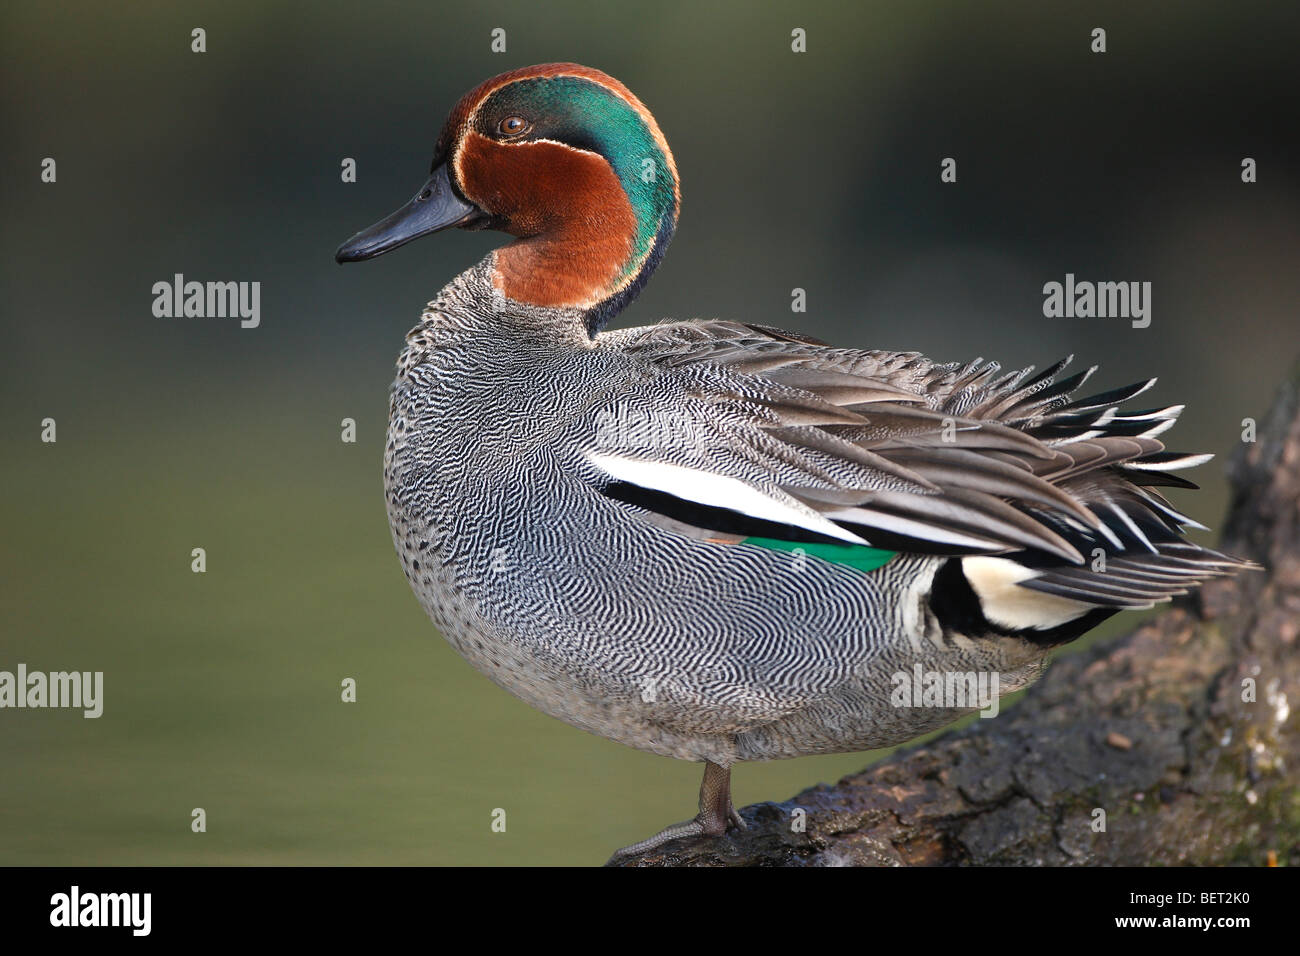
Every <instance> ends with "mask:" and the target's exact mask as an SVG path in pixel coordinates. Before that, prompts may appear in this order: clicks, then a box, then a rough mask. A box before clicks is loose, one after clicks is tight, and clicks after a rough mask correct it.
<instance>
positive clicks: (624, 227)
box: [335, 63, 681, 336]
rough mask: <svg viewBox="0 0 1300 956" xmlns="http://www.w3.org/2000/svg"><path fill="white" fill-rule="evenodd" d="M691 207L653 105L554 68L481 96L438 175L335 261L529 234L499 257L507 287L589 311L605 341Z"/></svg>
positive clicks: (458, 125) (440, 155)
mask: <svg viewBox="0 0 1300 956" xmlns="http://www.w3.org/2000/svg"><path fill="white" fill-rule="evenodd" d="M680 205H681V190H680V188H679V186H678V180H677V167H676V165H675V164H674V163H673V155H672V153H671V152H670V151H669V149H668V143H667V142H666V141H665V139H664V136H663V133H662V132H660V130H659V125H658V124H657V123H656V122H655V120H654V117H653V116H651V115H650V111H649V110H647V109H646V108H645V106H644V105H643V104H642V103H641V101H640V100H639V99H637V98H636V96H634V95H633V94H632V92H631V91H630V90H629V89H628V88H627V87H625V86H624V85H623V84H622V83H620V82H619V81H618V80H616V79H614V78H613V77H612V76H609V75H607V74H605V73H602V72H600V71H599V70H594V69H591V68H590V67H585V66H579V65H578V64H576V63H548V64H544V65H541V66H530V67H525V68H523V69H520V70H512V71H511V72H509V73H503V74H501V75H500V76H497V77H493V78H492V79H490V80H488V81H487V82H486V83H483V84H481V85H480V86H478V87H476V88H475V89H473V90H471V91H470V92H469V93H467V94H466V95H465V96H464V98H462V99H461V101H460V102H459V103H458V104H456V107H455V108H454V109H453V110H452V111H451V115H450V116H449V117H448V118H447V122H446V125H445V126H443V129H442V134H441V135H440V136H439V137H438V144H437V147H436V148H435V150H434V156H433V167H432V175H431V176H430V177H429V180H428V181H427V182H426V183H425V184H424V185H423V186H422V187H421V188H420V190H419V192H417V193H416V195H415V197H414V198H413V199H412V200H411V201H410V202H408V203H407V204H406V205H405V206H403V207H402V208H400V209H398V210H397V211H396V212H394V213H393V214H392V215H390V216H388V217H387V218H386V219H383V220H381V221H379V222H377V223H375V224H374V225H373V226H371V227H370V228H368V229H365V230H362V231H361V232H359V233H357V234H356V235H355V236H353V237H352V238H351V239H349V240H348V241H347V242H345V243H344V244H343V245H342V246H340V247H339V250H338V252H337V253H336V254H335V259H337V260H338V261H339V262H356V261H359V260H362V259H371V258H374V257H375V256H379V255H382V254H383V253H385V252H388V251H389V250H392V249H396V248H397V247H398V246H401V245H405V244H406V243H408V242H410V241H411V240H412V239H418V238H419V237H420V236H426V235H429V234H430V233H434V232H439V231H441V230H443V229H450V228H451V227H453V226H456V227H459V228H461V229H499V230H501V231H502V232H505V233H508V234H510V235H512V236H515V237H516V238H515V239H514V241H513V242H511V243H509V244H508V245H506V246H503V247H502V248H500V249H497V250H496V251H495V252H494V253H493V254H492V263H491V275H492V282H493V285H494V286H495V287H496V289H497V291H499V292H500V293H501V294H503V295H504V296H505V297H506V298H508V299H513V300H515V301H517V302H523V303H527V304H529V305H533V306H540V307H543V308H556V309H578V310H580V311H581V312H583V313H584V316H585V323H586V326H587V332H588V334H590V335H592V336H595V334H596V333H597V332H598V331H599V330H600V329H601V328H602V327H604V325H605V324H606V323H607V322H608V321H609V319H610V318H611V317H613V316H614V315H615V314H617V313H618V311H619V310H620V309H622V308H623V307H624V306H625V305H627V304H628V303H629V302H630V301H631V300H632V299H633V298H635V297H636V295H637V293H638V292H639V291H640V290H641V287H642V286H643V285H644V284H645V282H646V280H647V279H648V278H649V277H650V274H651V273H652V272H653V271H654V269H655V267H656V266H657V265H658V264H659V260H660V258H661V257H662V256H663V253H664V250H665V249H666V248H667V246H668V242H669V240H670V239H671V238H672V234H673V229H674V228H675V227H676V224H677V213H678V209H679V207H680Z"/></svg>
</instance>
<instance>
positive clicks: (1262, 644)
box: [619, 366, 1300, 866]
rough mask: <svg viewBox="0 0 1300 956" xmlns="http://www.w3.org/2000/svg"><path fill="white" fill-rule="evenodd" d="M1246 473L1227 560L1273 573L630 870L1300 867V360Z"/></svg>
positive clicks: (1222, 589) (1174, 609)
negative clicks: (1013, 697)
mask: <svg viewBox="0 0 1300 956" xmlns="http://www.w3.org/2000/svg"><path fill="white" fill-rule="evenodd" d="M1230 476H1231V480H1232V486H1233V492H1234V493H1233V501H1232V505H1231V508H1230V511H1229V515H1228V520H1227V523H1226V525H1225V530H1224V535H1223V541H1222V549H1223V550H1225V551H1227V552H1229V553H1231V554H1235V555H1239V556H1242V557H1248V558H1251V559H1253V560H1255V561H1257V562H1258V563H1259V564H1261V565H1262V566H1263V567H1264V570H1263V571H1253V572H1250V571H1248V572H1244V573H1242V574H1239V575H1237V576H1236V577H1234V578H1231V579H1225V580H1219V581H1214V582H1212V583H1210V584H1209V585H1207V586H1206V587H1205V588H1203V589H1202V590H1201V591H1200V592H1198V593H1197V594H1195V595H1193V596H1191V597H1189V598H1187V599H1184V600H1182V601H1180V602H1178V603H1175V604H1173V605H1170V606H1169V607H1167V608H1166V609H1165V610H1164V611H1163V612H1162V613H1160V614H1158V615H1157V616H1155V617H1153V618H1151V619H1149V620H1147V621H1145V622H1143V623H1142V624H1141V625H1140V626H1139V627H1138V628H1137V629H1136V630H1135V631H1133V632H1132V633H1131V634H1129V635H1128V636H1126V637H1124V638H1121V639H1119V640H1116V641H1113V642H1110V643H1107V644H1105V646H1099V647H1094V648H1091V649H1090V650H1088V651H1086V652H1084V653H1081V654H1075V655H1070V656H1066V657H1063V658H1061V659H1059V660H1057V661H1056V662H1055V663H1054V664H1053V665H1052V666H1051V668H1050V669H1049V670H1048V673H1047V675H1046V676H1045V677H1044V678H1043V679H1042V680H1041V681H1040V682H1039V683H1038V684H1037V685H1035V686H1034V687H1033V688H1031V689H1030V691H1029V692H1028V693H1027V694H1026V695H1025V697H1024V699H1023V700H1021V701H1020V702H1019V703H1018V704H1016V705H1015V706H1014V707H1012V708H1011V709H1009V710H1007V711H1004V712H1003V714H1002V715H1001V716H999V717H998V718H997V719H995V720H976V721H974V722H972V723H971V724H970V725H969V726H967V727H965V728H963V729H961V730H957V731H954V732H951V733H948V734H945V735H944V736H941V737H938V738H936V739H934V740H931V741H930V742H928V743H926V744H924V745H922V746H918V747H915V748H912V749H908V750H905V751H901V752H898V753H896V754H894V755H893V756H892V757H890V758H889V759H887V760H885V761H882V762H881V763H878V764H876V765H874V766H872V767H869V768H868V769H866V770H864V771H862V772H861V773H858V774H855V775H853V776H851V777H847V778H845V779H844V780H841V781H840V782H839V783H838V784H836V785H835V786H833V787H830V786H825V785H820V786H817V787H813V788H811V789H809V790H805V791H804V792H803V793H800V794H799V795H798V796H796V797H794V798H793V799H791V800H787V801H786V802H784V803H779V804H776V803H764V804H756V805H754V806H751V807H746V808H745V809H744V810H743V811H742V814H743V816H744V817H745V820H746V821H747V822H748V824H749V829H748V830H747V831H744V832H736V831H732V832H731V833H730V834H728V835H727V836H725V837H721V838H718V839H707V838H700V839H693V840H680V841H675V842H673V843H670V844H667V845H665V846H663V847H660V848H658V849H656V850H653V851H650V852H648V853H645V854H643V855H641V856H639V857H633V858H630V859H623V860H620V861H619V862H620V864H621V865H632V866H637V865H640V866H681V865H733V866H734V865H741V866H743V865H751V866H819V865H867V866H871V865H886V866H893V865H912V866H934V865H961V864H1012V865H1072V864H1074V865H1077V864H1088V865H1152V864H1156V865H1159V864H1202V865H1212V864H1246V865H1264V864H1267V863H1269V862H1273V861H1276V862H1277V863H1280V864H1283V865H1287V864H1290V865H1300V720H1298V719H1297V716H1296V714H1293V713H1292V711H1293V710H1295V711H1297V712H1298V713H1300V366H1298V367H1297V369H1296V371H1295V373H1294V374H1293V375H1292V377H1291V379H1290V380H1289V381H1287V382H1286V383H1284V384H1283V386H1282V388H1281V389H1280V391H1279V394H1278V397H1277V399H1276V402H1275V404H1274V407H1273V409H1272V411H1271V412H1270V414H1269V417H1268V419H1267V420H1266V421H1265V422H1264V423H1263V424H1262V426H1261V427H1260V429H1259V436H1258V441H1256V442H1253V443H1246V442H1243V444H1242V447H1241V449H1240V450H1239V451H1238V452H1237V453H1236V454H1235V455H1234V456H1233V459H1232V462H1231V465H1230ZM1251 687H1253V699H1251V697H1252V694H1251V693H1250V692H1249V691H1250V688H1251ZM798 810H803V811H805V813H806V821H805V828H804V830H803V831H802V832H800V831H799V829H798V827H797V826H796V825H794V824H795V821H796V820H798V819H799V817H800V816H801V815H800V814H798V813H797V812H796V811H798ZM1102 813H1104V829H1101V828H1100V826H1099V824H1100V822H1101V821H1102Z"/></svg>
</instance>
